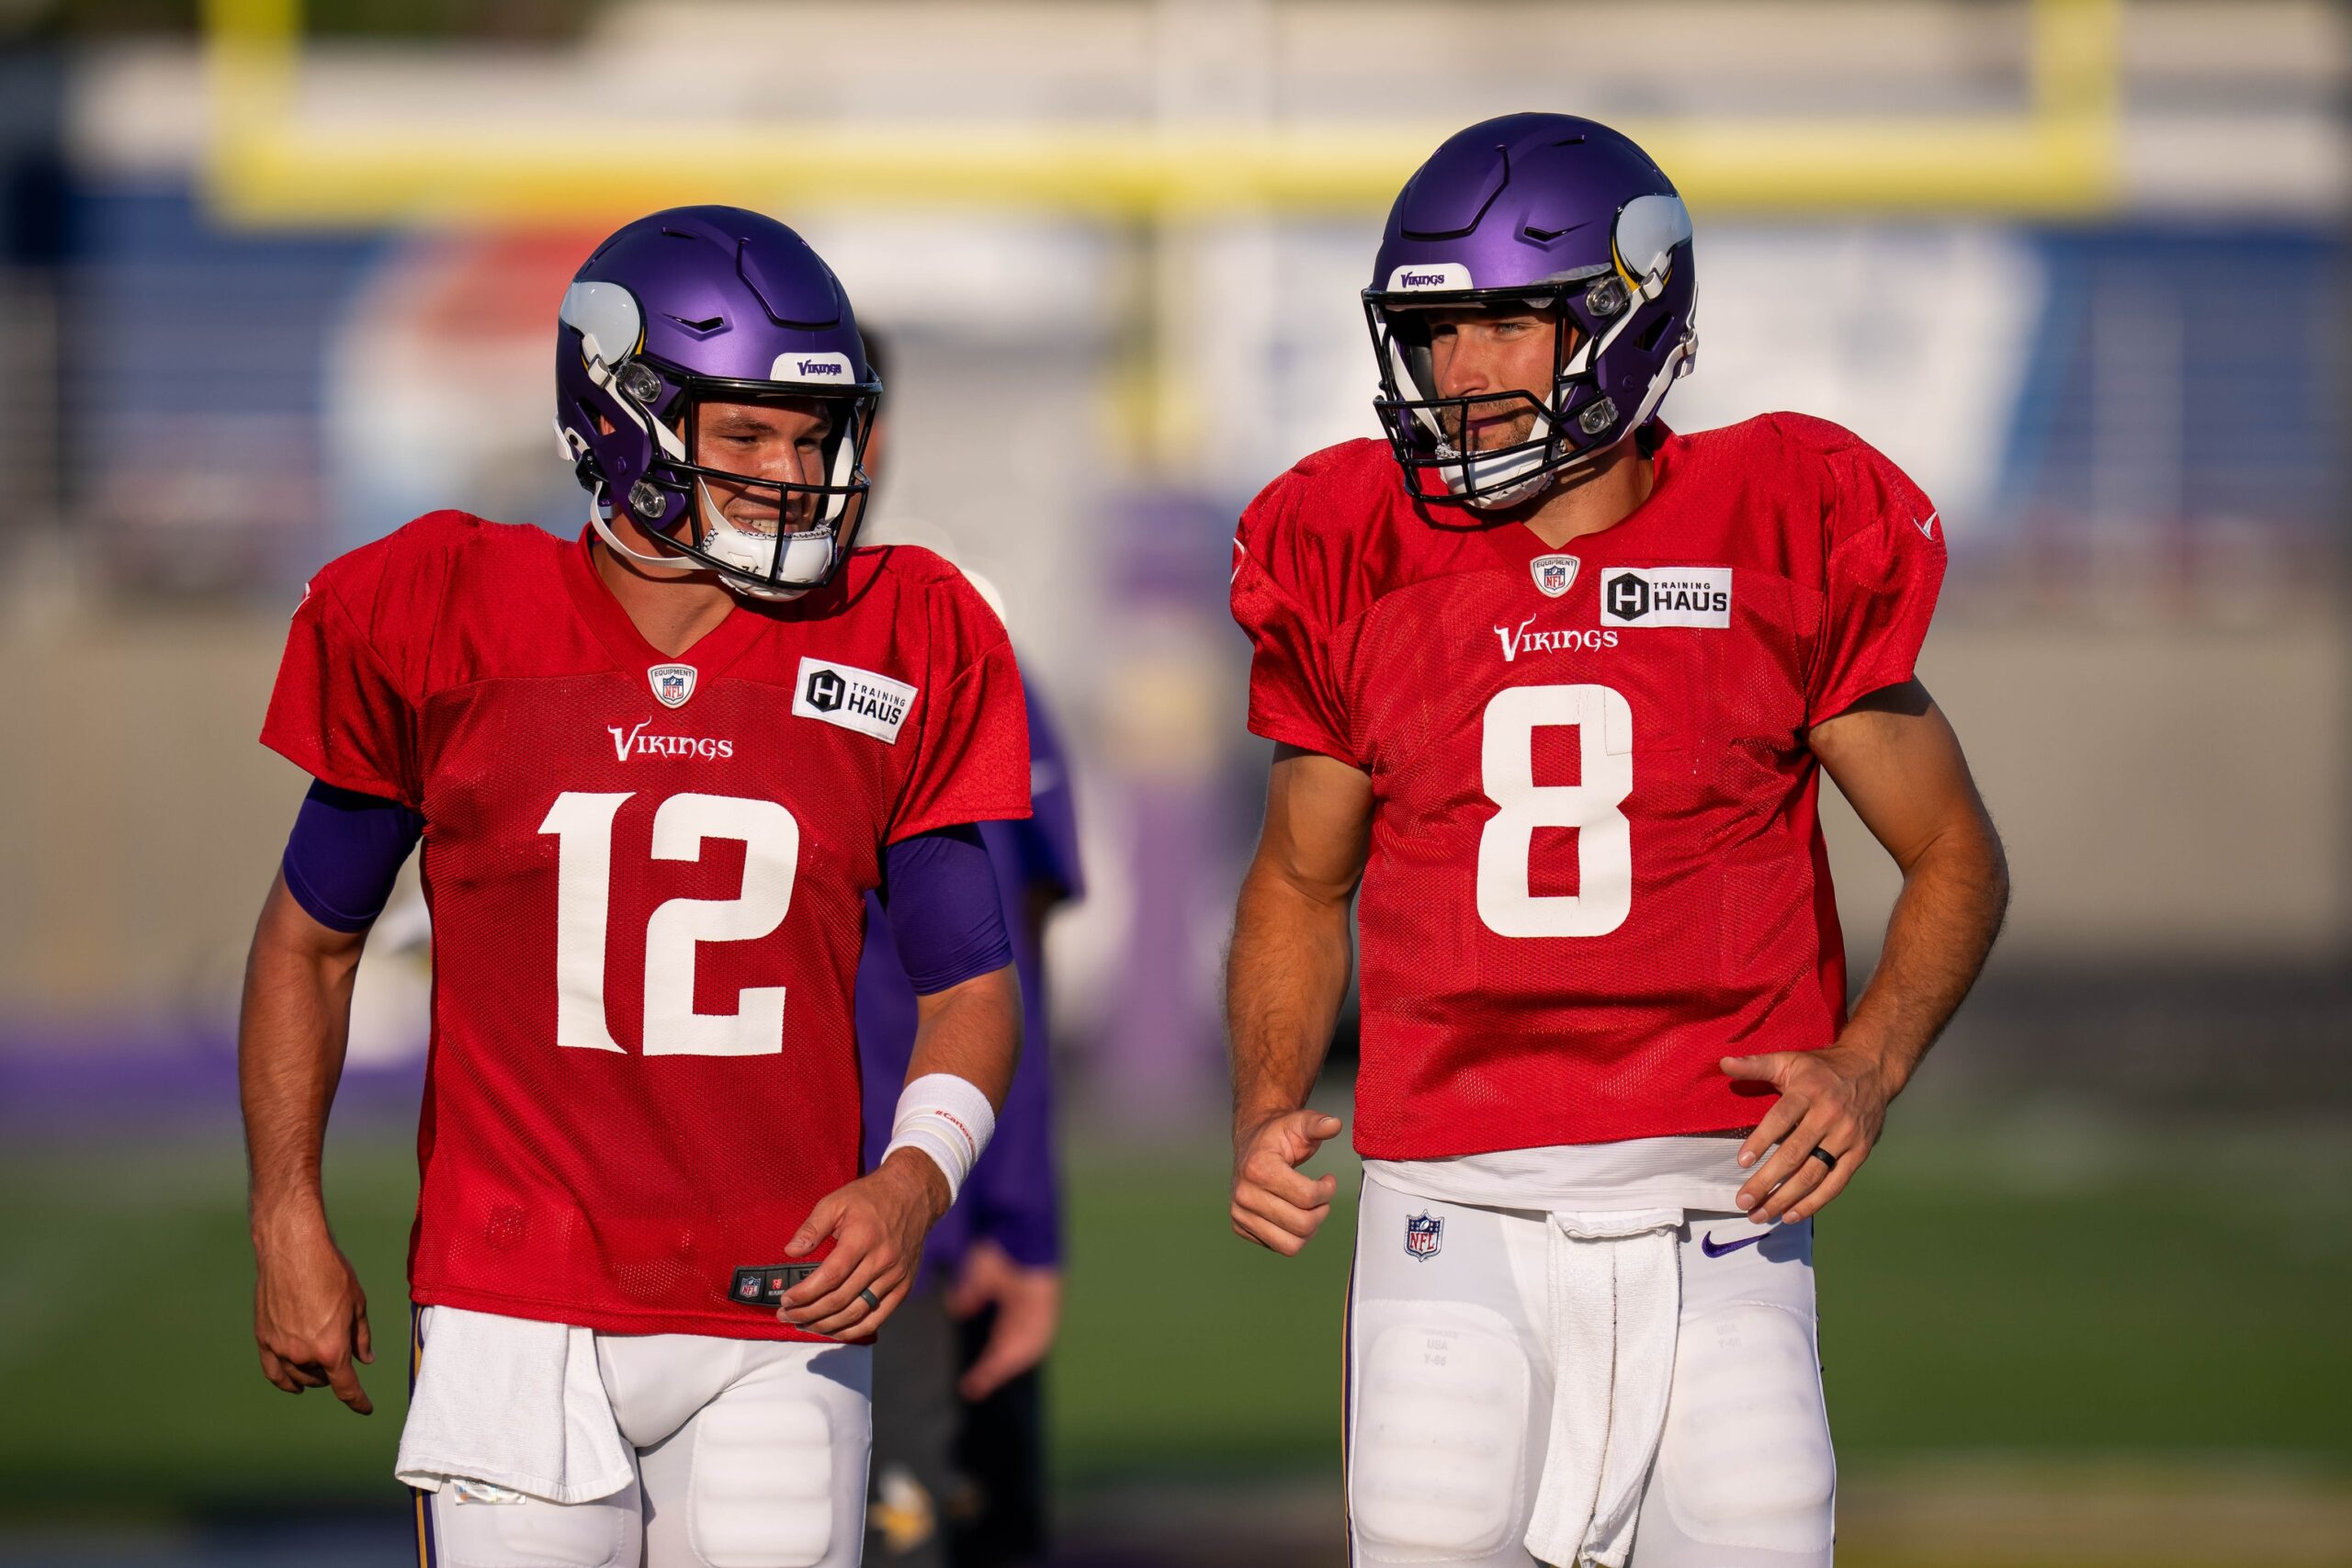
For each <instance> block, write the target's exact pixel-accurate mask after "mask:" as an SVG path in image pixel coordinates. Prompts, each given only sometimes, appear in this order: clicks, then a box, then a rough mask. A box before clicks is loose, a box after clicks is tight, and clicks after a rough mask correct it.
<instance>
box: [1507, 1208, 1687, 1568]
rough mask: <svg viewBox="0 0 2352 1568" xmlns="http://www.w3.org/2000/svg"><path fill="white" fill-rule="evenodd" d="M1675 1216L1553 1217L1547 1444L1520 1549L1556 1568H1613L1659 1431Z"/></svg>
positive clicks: (1634, 1212) (1669, 1348)
mask: <svg viewBox="0 0 2352 1568" xmlns="http://www.w3.org/2000/svg"><path fill="white" fill-rule="evenodd" d="M1681 1224H1682V1211H1680V1210H1679V1209H1626V1210H1616V1211H1612V1212H1608V1213H1555V1214H1554V1215H1553V1216H1552V1231H1551V1235H1550V1237H1549V1246H1548V1247H1547V1248H1546V1252H1547V1257H1546V1263H1547V1265H1548V1269H1549V1273H1550V1284H1551V1292H1550V1294H1551V1310H1552V1325H1553V1332H1552V1343H1553V1346H1554V1347H1555V1351H1556V1367H1557V1371H1556V1375H1555V1379H1554V1382H1553V1385H1552V1439H1551V1443H1550V1445H1549V1450H1548V1452H1547V1454H1546V1456H1545V1458H1544V1480H1543V1483H1542V1484H1541V1485H1540V1486H1538V1487H1537V1488H1536V1493H1535V1507H1534V1511H1533V1513H1532V1516H1531V1517H1530V1518H1529V1520H1528V1525H1527V1538H1526V1540H1527V1550H1528V1551H1530V1552H1532V1553H1533V1554H1534V1556H1535V1559H1536V1561H1538V1562H1550V1563H1556V1564H1559V1565H1561V1568H1571V1565H1573V1568H1584V1565H1585V1564H1588V1563H1592V1564H1598V1565H1599V1568H1624V1564H1625V1558H1626V1555H1627V1553H1628V1552H1629V1551H1631V1550H1632V1548H1633V1544H1634V1514H1635V1512H1636V1511H1637V1510H1638V1508H1639V1507H1640V1506H1641V1500H1642V1486H1643V1483H1645V1481H1646V1480H1647V1479H1648V1478H1649V1472H1650V1464H1651V1462H1652V1461H1654V1460H1656V1459H1657V1444H1658V1438H1659V1436H1660V1434H1662V1433H1663V1432H1664V1431H1665V1430H1666V1396H1667V1391H1668V1389H1669V1388H1670V1387H1671V1386H1672V1385H1673V1381H1674V1340H1675V1334H1676V1330H1677V1328H1678V1326H1679V1321H1680V1318H1681V1314H1682V1263H1681V1257H1680V1248H1679V1242H1678V1239H1677V1237H1676V1235H1675V1233H1676V1231H1677V1230H1678V1229H1679V1227H1680V1225H1681Z"/></svg>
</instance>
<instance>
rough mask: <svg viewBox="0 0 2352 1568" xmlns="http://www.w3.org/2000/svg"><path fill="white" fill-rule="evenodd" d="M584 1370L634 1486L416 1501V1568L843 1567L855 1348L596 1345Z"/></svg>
mask: <svg viewBox="0 0 2352 1568" xmlns="http://www.w3.org/2000/svg"><path fill="white" fill-rule="evenodd" d="M427 1353H428V1354H429V1351H428V1352H427ZM596 1361H597V1366H598V1369H599V1370H600V1371H602V1372H603V1374H604V1382H605V1392H606V1393H609V1394H610V1395H611V1397H612V1403H613V1415H614V1416H615V1418H616V1420H617V1422H618V1423H619V1426H620V1431H621V1436H622V1438H624V1439H626V1440H627V1441H628V1444H629V1445H630V1447H631V1448H632V1449H633V1450H635V1455H636V1462H637V1477H638V1478H637V1481H636V1483H634V1484H632V1485H629V1486H628V1487H625V1488H623V1489H622V1490H621V1491H619V1492H617V1493H615V1494H614V1495H611V1496H609V1497H600V1498H598V1499H596V1500H595V1501H594V1502H592V1503H571V1504H562V1503H549V1502H547V1501H544V1500H543V1499H540V1498H537V1497H526V1496H524V1495H521V1494H519V1493H514V1492H501V1491H500V1490H499V1489H496V1488H481V1487H479V1486H470V1485H467V1484H464V1483H450V1484H448V1485H445V1486H443V1487H442V1489H441V1490H440V1491H438V1492H419V1493H417V1494H416V1510H417V1531H418V1534H419V1537H420V1546H421V1550H422V1555H423V1559H424V1568H856V1563H857V1561H858V1557H859V1554H860V1552H861V1551H863V1550H864V1547H865V1461H866V1453H867V1450H868V1449H869V1448H870V1447H871V1446H872V1443H873V1422H872V1416H871V1414H870V1410H869V1403H868V1402H869V1398H870V1395H871V1393H872V1389H873V1366H874V1351H873V1348H871V1347H870V1346H865V1345H815V1344H809V1343H806V1342H798V1341H777V1340H767V1339H722V1338H719V1337H716V1336H713V1335H704V1334H646V1335H621V1334H600V1335H598V1336H597V1337H596ZM485 1496H487V1497H488V1498H490V1499H493V1500H482V1499H483V1498H484V1497H485Z"/></svg>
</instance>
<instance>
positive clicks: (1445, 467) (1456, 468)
mask: <svg viewBox="0 0 2352 1568" xmlns="http://www.w3.org/2000/svg"><path fill="white" fill-rule="evenodd" d="M1437 450H1438V463H1437V471H1438V478H1439V479H1442V480H1443V481H1444V483H1445V488H1446V490H1447V491H1450V492H1451V493H1452V494H1453V495H1454V496H1455V497H1456V498H1458V499H1459V500H1460V501H1461V502H1462V503H1463V504H1464V505H1465V506H1475V507H1476V508H1477V509H1478V510H1479V511H1481V512H1496V511H1499V510H1501V509H1502V508H1504V507H1507V506H1516V505H1518V504H1519V503H1520V502H1522V501H1525V500H1527V499H1528V498H1530V497H1531V496H1534V495H1537V494H1540V493H1542V491H1543V490H1544V487H1545V486H1546V485H1549V484H1550V483H1551V482H1552V469H1551V468H1549V467H1548V466H1547V465H1546V464H1545V463H1544V443H1543V442H1541V441H1529V442H1523V443H1521V445H1520V446H1518V447H1517V448H1516V449H1514V450H1512V451H1510V452H1509V453H1505V454H1500V455H1498V456H1496V457H1492V458H1489V459H1487V460H1485V461H1481V460H1480V459H1479V457H1478V455H1477V454H1476V453H1475V452H1474V453H1468V454H1464V453H1463V452H1460V451H1457V450H1455V449H1454V448H1453V447H1450V446H1445V445H1443V444H1442V443H1441V444H1440V445H1439V446H1438V449H1437Z"/></svg>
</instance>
